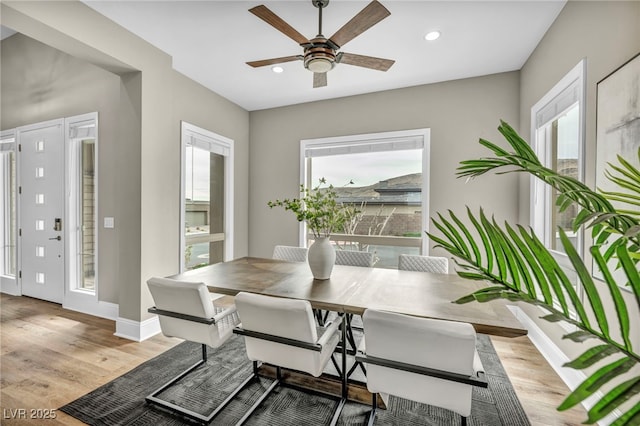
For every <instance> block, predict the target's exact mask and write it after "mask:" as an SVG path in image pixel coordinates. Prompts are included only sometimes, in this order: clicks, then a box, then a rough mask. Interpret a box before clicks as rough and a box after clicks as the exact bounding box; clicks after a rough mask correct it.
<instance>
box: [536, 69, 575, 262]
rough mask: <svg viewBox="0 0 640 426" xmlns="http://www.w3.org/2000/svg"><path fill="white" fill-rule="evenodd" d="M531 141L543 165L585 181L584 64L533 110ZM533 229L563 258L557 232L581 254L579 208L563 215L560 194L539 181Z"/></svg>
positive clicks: (568, 75)
mask: <svg viewBox="0 0 640 426" xmlns="http://www.w3.org/2000/svg"><path fill="white" fill-rule="evenodd" d="M531 117H532V141H534V149H535V151H536V154H537V155H538V157H539V158H540V160H541V161H542V162H543V164H544V165H545V166H546V167H548V168H550V169H552V170H554V171H556V172H558V173H559V174H561V175H565V176H570V177H573V178H576V179H578V180H581V179H582V174H583V173H582V169H583V161H584V160H583V158H582V147H583V142H582V140H583V134H584V131H583V128H584V119H583V117H584V61H582V62H580V63H579V64H578V65H577V66H576V67H575V68H574V69H573V70H571V71H570V72H569V73H568V74H567V75H566V76H565V77H564V78H563V79H562V80H561V81H560V82H559V83H558V84H557V85H556V86H555V87H554V88H553V89H552V90H551V91H550V92H549V93H548V94H547V95H545V97H543V98H542V99H541V100H540V101H539V102H538V103H537V104H536V105H535V106H534V107H533V108H532V112H531ZM532 182H533V183H532V202H531V205H532V214H531V217H532V225H533V228H534V230H535V231H536V233H537V235H538V237H540V238H541V239H542V241H544V243H545V245H546V246H547V247H548V248H549V249H550V250H552V251H554V252H557V253H559V254H561V255H562V254H563V253H564V250H563V248H562V244H561V243H560V239H559V235H558V228H562V229H563V230H564V231H565V232H566V233H567V235H568V236H569V238H570V240H571V242H572V243H573V245H574V247H575V248H576V249H577V250H578V251H579V252H580V251H581V250H582V247H581V240H582V236H581V235H580V234H579V233H574V232H573V230H572V226H571V224H572V222H573V219H574V218H575V217H576V215H577V214H578V209H577V207H576V206H573V205H572V206H569V208H567V209H566V210H564V211H563V212H560V209H559V207H558V206H557V203H556V201H557V194H556V191H554V190H553V189H552V188H550V187H549V186H548V185H545V184H544V183H542V182H540V181H539V180H537V179H536V180H533V181H532Z"/></svg>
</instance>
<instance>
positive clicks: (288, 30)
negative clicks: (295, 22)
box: [249, 4, 310, 44]
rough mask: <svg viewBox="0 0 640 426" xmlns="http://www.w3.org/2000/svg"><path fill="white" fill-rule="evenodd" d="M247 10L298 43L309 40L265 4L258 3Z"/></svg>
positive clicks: (306, 42) (307, 42) (304, 42)
mask: <svg viewBox="0 0 640 426" xmlns="http://www.w3.org/2000/svg"><path fill="white" fill-rule="evenodd" d="M249 12H251V13H253V14H254V15H256V16H257V17H258V18H260V19H262V20H263V21H264V22H266V23H267V24H269V25H271V26H272V27H273V28H275V29H276V30H278V31H280V32H281V33H283V34H284V35H286V36H287V37H289V38H291V39H293V40H294V41H295V42H296V43H298V44H309V43H310V42H309V40H308V39H307V38H306V37H305V36H303V35H302V34H300V33H299V32H298V31H297V30H296V29H295V28H293V27H292V26H291V25H289V24H287V23H286V22H285V21H284V20H283V19H282V18H280V17H279V16H278V15H276V14H275V13H273V12H272V11H271V10H270V9H269V8H267V6H265V5H262V4H261V5H260V6H256V7H253V8H251V9H249Z"/></svg>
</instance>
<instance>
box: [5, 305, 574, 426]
mask: <svg viewBox="0 0 640 426" xmlns="http://www.w3.org/2000/svg"><path fill="white" fill-rule="evenodd" d="M0 311H1V320H0V409H1V412H0V415H1V416H2V417H0V424H2V425H7V426H8V425H47V426H49V425H50V426H54V425H81V424H83V423H82V422H80V421H78V420H76V419H74V418H72V417H70V416H68V415H66V414H64V413H62V412H60V411H59V410H57V409H58V408H59V407H61V406H63V405H65V404H67V403H69V402H71V401H73V400H75V399H76V398H79V397H80V396H82V395H84V394H86V393H88V392H90V391H92V390H93V389H96V388H97V387H99V386H101V385H103V384H105V383H108V382H109V381H111V380H113V379H115V378H116V377H118V376H120V375H122V374H124V373H125V372H127V371H129V370H131V369H132V368H134V367H136V366H137V365H139V364H141V363H143V362H145V361H146V360H148V359H151V358H153V357H154V356H156V355H158V354H160V353H162V352H164V351H166V350H167V349H169V348H171V347H172V346H174V345H176V344H178V343H180V341H181V340H179V339H174V338H166V337H164V336H161V335H157V336H154V337H152V338H151V339H148V340H146V341H144V342H140V343H137V342H132V341H130V340H126V339H122V338H119V337H116V336H114V335H113V333H114V331H115V323H114V322H113V321H110V320H106V319H102V318H96V317H92V316H89V315H84V314H81V313H78V312H74V311H69V310H66V309H62V308H61V306H60V305H57V304H54V303H49V302H43V301H40V300H37V299H32V298H29V297H14V296H9V295H6V294H0ZM492 340H493V342H494V345H495V347H496V350H497V352H498V355H499V356H500V359H501V360H502V363H503V365H504V367H505V369H506V370H507V373H508V374H509V377H510V379H511V382H512V383H513V386H514V388H515V390H516V393H517V395H518V398H519V399H520V401H521V402H522V405H523V407H524V409H525V412H526V413H527V416H528V417H529V420H530V421H531V424H532V425H534V426H559V425H578V424H580V423H581V422H582V421H583V420H585V419H586V413H585V411H584V410H583V409H582V408H581V407H578V408H574V409H572V410H569V411H567V412H563V413H560V412H558V411H556V409H555V407H556V406H557V405H558V404H559V403H560V402H561V401H562V399H563V398H564V396H565V395H566V394H567V393H568V389H567V387H566V386H565V385H564V383H563V382H562V381H561V380H560V378H559V377H558V376H557V375H556V374H555V373H554V371H553V370H552V369H551V367H549V365H548V364H547V363H546V361H545V360H544V358H543V357H542V356H541V355H540V353H539V352H538V351H537V350H536V348H535V347H534V346H533V345H532V344H531V342H530V341H529V339H528V338H527V337H519V338H514V339H510V338H493V339H492ZM20 409H23V410H25V411H24V412H23V411H15V410H20ZM32 409H33V410H42V411H39V412H38V411H36V412H34V413H32V412H31V410H32ZM47 410H55V412H54V413H55V419H49V420H43V419H30V418H29V417H30V416H31V414H39V415H46V414H52V412H51V411H47ZM22 413H24V417H26V419H25V418H22V419H18V418H15V417H16V416H20V417H22V416H23V414H22ZM12 417H14V418H12Z"/></svg>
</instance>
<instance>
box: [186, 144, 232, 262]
mask: <svg viewBox="0 0 640 426" xmlns="http://www.w3.org/2000/svg"><path fill="white" fill-rule="evenodd" d="M185 222H186V223H185V243H186V244H185V268H186V269H194V268H198V267H201V266H205V265H209V264H213V263H218V262H222V261H223V259H224V244H223V240H224V156H222V155H220V154H215V153H212V152H210V151H208V150H205V149H202V148H199V147H196V146H192V145H187V146H186V149H185Z"/></svg>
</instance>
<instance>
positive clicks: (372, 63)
mask: <svg viewBox="0 0 640 426" xmlns="http://www.w3.org/2000/svg"><path fill="white" fill-rule="evenodd" d="M311 3H312V4H313V5H314V6H315V7H317V8H318V35H317V36H316V37H315V38H312V39H311V40H308V39H307V38H306V37H305V36H303V35H302V34H300V33H299V32H298V31H296V30H295V29H294V28H293V27H292V26H291V25H289V24H288V23H286V22H285V21H284V20H282V18H280V17H279V16H277V15H276V14H275V13H273V12H272V11H271V10H269V8H267V7H266V6H264V5H260V6H256V7H254V8H251V9H249V12H251V13H253V14H254V15H256V16H257V17H258V18H260V19H262V20H263V21H265V22H266V23H267V24H269V25H271V26H272V27H274V28H275V29H277V30H278V31H280V32H282V33H283V34H284V35H286V36H287V37H289V38H291V39H292V40H294V41H295V42H296V43H298V44H299V45H300V46H301V47H302V48H303V49H304V52H303V54H302V55H293V56H285V57H282V58H272V59H264V60H260V61H252V62H247V64H248V65H250V66H252V67H254V68H257V67H264V66H267V65H275V64H281V63H284V62H292V61H304V67H305V68H306V69H308V70H309V71H311V72H313V87H323V86H326V85H327V72H328V71H330V70H331V69H333V67H334V66H335V65H336V64H348V65H355V66H358V67H364V68H371V69H374V70H378V71H387V70H388V69H389V68H391V65H393V64H394V62H395V61H393V60H390V59H382V58H376V57H373V56H363V55H356V54H354V53H346V52H338V51H339V50H340V48H341V47H342V46H344V45H345V44H346V43H347V42H349V41H351V40H353V39H354V38H356V37H357V36H359V35H360V34H362V33H363V32H365V31H366V30H368V29H369V28H371V27H372V26H374V25H375V24H377V23H378V22H380V21H382V20H383V19H384V18H386V17H387V16H389V15H391V12H389V11H388V10H387V9H386V8H385V7H384V6H383V5H382V4H380V3H379V2H378V1H377V0H373V1H372V2H371V3H369V4H368V5H367V6H366V7H365V8H364V9H362V10H361V11H360V12H359V13H358V14H357V15H355V16H354V17H353V18H351V20H350V21H349V22H347V23H346V24H344V25H343V26H342V28H340V29H339V30H338V31H337V32H336V33H335V34H334V35H332V36H331V37H329V38H326V37H325V36H323V35H322V9H324V8H325V7H327V5H328V4H329V0H312V1H311Z"/></svg>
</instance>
